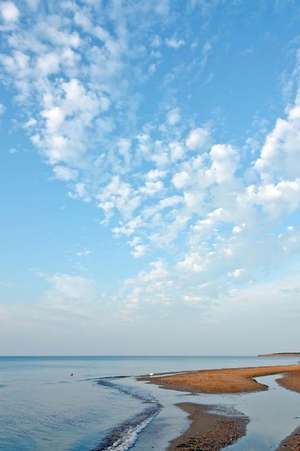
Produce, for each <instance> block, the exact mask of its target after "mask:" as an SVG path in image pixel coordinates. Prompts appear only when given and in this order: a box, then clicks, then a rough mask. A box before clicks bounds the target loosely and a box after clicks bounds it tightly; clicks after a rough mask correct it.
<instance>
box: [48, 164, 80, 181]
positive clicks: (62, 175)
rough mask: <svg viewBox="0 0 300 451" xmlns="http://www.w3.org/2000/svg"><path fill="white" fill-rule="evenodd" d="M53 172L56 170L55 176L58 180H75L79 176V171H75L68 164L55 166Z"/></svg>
mask: <svg viewBox="0 0 300 451" xmlns="http://www.w3.org/2000/svg"><path fill="white" fill-rule="evenodd" d="M53 172H54V175H55V178H57V179H58V180H63V181H65V182H69V181H71V180H75V179H76V178H77V176H78V173H77V171H75V170H73V169H71V168H69V167H67V166H54V168H53Z"/></svg>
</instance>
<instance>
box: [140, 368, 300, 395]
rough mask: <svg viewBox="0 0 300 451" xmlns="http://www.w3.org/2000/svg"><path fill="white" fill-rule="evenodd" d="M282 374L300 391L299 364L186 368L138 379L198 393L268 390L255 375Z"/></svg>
mask: <svg viewBox="0 0 300 451" xmlns="http://www.w3.org/2000/svg"><path fill="white" fill-rule="evenodd" d="M274 374H284V376H283V377H282V378H280V379H278V382H279V383H280V384H281V385H282V386H283V387H285V388H289V389H291V390H295V391H298V392H300V365H276V366H261V367H249V368H223V369H210V370H199V371H188V372H183V373H176V374H172V375H155V377H153V376H144V377H142V378H141V379H142V380H145V381H147V382H149V383H153V384H157V385H160V386H162V387H163V388H167V389H173V390H179V391H188V392H200V393H247V392H255V391H262V390H268V386H267V385H264V384H261V383H259V382H257V381H256V380H255V378H256V377H261V376H271V375H274Z"/></svg>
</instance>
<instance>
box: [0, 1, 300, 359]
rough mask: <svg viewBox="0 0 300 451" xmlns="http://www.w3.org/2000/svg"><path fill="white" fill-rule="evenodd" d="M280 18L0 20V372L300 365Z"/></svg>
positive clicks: (56, 7)
mask: <svg viewBox="0 0 300 451" xmlns="http://www.w3.org/2000/svg"><path fill="white" fill-rule="evenodd" d="M299 25H300V5H299V2H298V1H296V0H253V1H251V2H249V1H242V0H172V1H171V0H110V1H108V0H62V1H60V2H55V1H43V0H19V1H17V0H16V1H14V2H13V1H1V0H0V33H1V37H0V136H1V140H0V150H1V152H0V165H1V190H0V202H1V219H0V245H1V247H0V249H1V259H0V354H3V355H10V354H14V355H31V354H34V355H43V354H46V355H49V354H55V355H57V354H62V355H65V354H74V355H78V354H86V355H92V354H99V355H108V354H117V355H129V354H140V355H158V354H168V355H171V354H179V355H183V354H184V355H209V354H214V355H222V354H227V355H232V354H236V355H246V354H256V353H262V352H276V351H293V350H299V347H300V343H299V321H300V305H299V301H300V277H299V275H300V274H299V269H300V253H299V251H300V164H299V163H300V84H299V81H300V34H299V29H300V28H299Z"/></svg>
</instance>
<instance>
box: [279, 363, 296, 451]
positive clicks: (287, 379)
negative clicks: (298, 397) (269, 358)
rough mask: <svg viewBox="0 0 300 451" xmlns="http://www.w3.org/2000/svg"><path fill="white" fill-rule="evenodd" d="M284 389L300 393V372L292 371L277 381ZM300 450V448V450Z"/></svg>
mask: <svg viewBox="0 0 300 451" xmlns="http://www.w3.org/2000/svg"><path fill="white" fill-rule="evenodd" d="M276 382H277V383H278V384H280V385H281V386H282V387H284V388H287V389H289V390H292V391H296V392H298V393H300V371H292V372H290V373H287V374H284V375H283V376H282V377H280V378H278V379H276ZM299 449H300V448H299Z"/></svg>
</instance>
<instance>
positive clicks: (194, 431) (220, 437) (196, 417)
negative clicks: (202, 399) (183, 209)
mask: <svg viewBox="0 0 300 451" xmlns="http://www.w3.org/2000/svg"><path fill="white" fill-rule="evenodd" d="M176 405H177V406H178V407H180V408H181V409H182V410H184V411H185V412H187V413H188V418H189V419H190V420H191V425H190V427H189V428H188V430H187V431H186V432H184V433H183V434H182V435H181V436H180V437H178V438H177V439H175V440H173V441H172V442H171V443H170V445H169V448H168V451H175V450H176V451H178V450H182V451H185V450H187V451H188V450H189V451H190V450H193V451H217V450H220V449H223V448H225V447H226V446H228V445H230V444H232V443H234V442H235V441H236V440H238V439H239V438H241V437H243V436H244V435H245V434H246V428H247V424H248V421H249V420H248V418H247V417H246V416H243V415H242V414H240V415H234V416H232V415H231V416H224V415H219V414H215V413H210V410H211V409H212V408H213V407H214V406H204V405H199V404H194V403H180V404H176Z"/></svg>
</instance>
